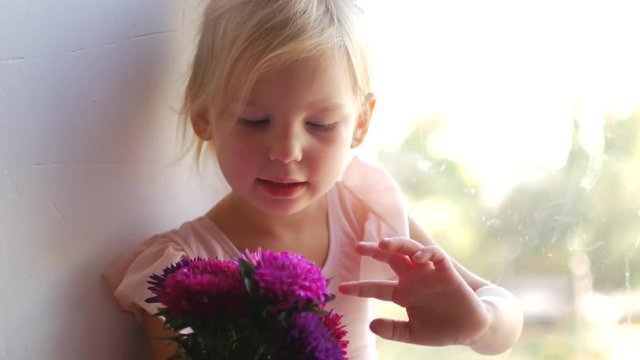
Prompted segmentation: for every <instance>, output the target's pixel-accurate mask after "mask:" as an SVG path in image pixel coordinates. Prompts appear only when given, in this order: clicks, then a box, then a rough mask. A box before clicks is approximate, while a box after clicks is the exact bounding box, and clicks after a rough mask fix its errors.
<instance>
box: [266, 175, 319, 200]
mask: <svg viewBox="0 0 640 360" xmlns="http://www.w3.org/2000/svg"><path fill="white" fill-rule="evenodd" d="M257 183H258V187H259V188H260V190H262V191H263V192H264V193H265V194H267V195H269V196H271V197H276V198H291V197H295V196H297V195H299V194H300V193H301V192H303V191H304V190H305V189H306V187H307V185H308V184H309V183H308V182H307V181H298V180H294V179H261V178H258V179H257Z"/></svg>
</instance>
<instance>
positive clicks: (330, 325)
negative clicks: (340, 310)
mask: <svg viewBox="0 0 640 360" xmlns="http://www.w3.org/2000/svg"><path fill="white" fill-rule="evenodd" d="M322 324H323V325H324V327H325V328H327V331H329V334H331V336H332V337H333V339H334V340H335V341H336V343H338V345H340V349H341V350H342V355H343V356H347V347H348V346H349V340H345V336H347V330H346V326H345V325H342V315H339V314H336V313H334V312H333V310H331V311H329V312H328V313H327V314H324V315H322Z"/></svg>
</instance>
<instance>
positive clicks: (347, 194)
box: [336, 157, 408, 236]
mask: <svg viewBox="0 0 640 360" xmlns="http://www.w3.org/2000/svg"><path fill="white" fill-rule="evenodd" d="M336 193H338V194H339V195H340V196H341V201H342V203H341V204H345V205H347V206H349V207H350V208H351V209H352V211H353V213H355V214H356V215H357V216H358V217H359V218H363V217H364V218H366V220H365V221H370V222H376V223H377V222H380V223H383V226H384V227H385V228H388V230H389V231H390V232H391V233H393V234H395V236H406V235H408V223H407V215H406V210H405V205H404V199H403V195H402V192H401V190H400V186H399V185H398V183H397V182H396V181H395V179H393V177H392V176H391V175H390V174H389V172H388V171H387V170H386V169H384V168H383V167H382V166H380V165H377V164H374V163H373V162H371V161H366V160H364V159H362V158H360V157H354V158H353V160H352V161H351V162H350V163H349V165H348V166H347V168H346V169H345V171H344V173H343V176H342V178H341V179H340V181H339V182H338V183H337V184H336Z"/></svg>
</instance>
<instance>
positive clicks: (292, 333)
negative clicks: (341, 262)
mask: <svg viewBox="0 0 640 360" xmlns="http://www.w3.org/2000/svg"><path fill="white" fill-rule="evenodd" d="M148 283H149V284H150V285H151V287H149V290H151V292H152V293H153V294H154V296H152V297H150V298H148V299H147V300H146V301H147V302H148V303H160V304H161V305H162V307H160V310H159V311H158V313H157V314H156V315H157V316H161V317H163V318H164V319H165V320H164V321H165V326H166V327H167V328H169V329H171V330H172V331H174V332H176V333H178V335H176V336H174V337H171V338H169V339H170V340H172V341H174V342H175V343H176V344H177V346H178V351H177V353H176V355H175V356H174V357H172V359H192V360H201V359H202V360H204V359H256V360H266V359H295V360H297V359H309V360H324V359H331V360H333V359H345V358H346V348H347V344H348V342H347V341H346V340H345V339H344V337H345V335H346V333H347V332H346V330H345V327H344V325H342V324H341V319H342V316H341V315H338V314H336V313H334V312H333V311H329V312H327V311H326V310H324V309H325V305H326V304H327V302H329V301H331V300H332V299H333V298H334V297H335V296H334V295H331V294H330V293H329V292H328V290H327V280H326V279H325V278H324V277H323V276H322V273H321V271H320V269H319V268H318V267H317V266H315V265H314V264H313V263H312V262H311V261H309V260H307V259H305V258H304V257H303V256H301V255H294V254H291V253H288V252H272V251H267V250H265V251H263V250H260V249H258V251H256V252H253V253H251V252H248V251H247V252H246V253H245V254H244V255H243V256H241V257H240V258H238V259H235V260H220V259H216V258H210V259H203V258H195V259H187V258H183V259H182V260H181V261H179V262H177V263H175V264H172V265H170V266H168V267H167V268H165V269H164V270H163V272H162V274H160V275H159V274H153V275H151V277H150V280H149V281H148Z"/></svg>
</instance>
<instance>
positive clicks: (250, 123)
mask: <svg viewBox="0 0 640 360" xmlns="http://www.w3.org/2000/svg"><path fill="white" fill-rule="evenodd" d="M239 120H240V124H242V125H243V126H246V127H250V128H257V127H262V126H266V125H269V119H258V120H254V119H244V118H240V119H239Z"/></svg>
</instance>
